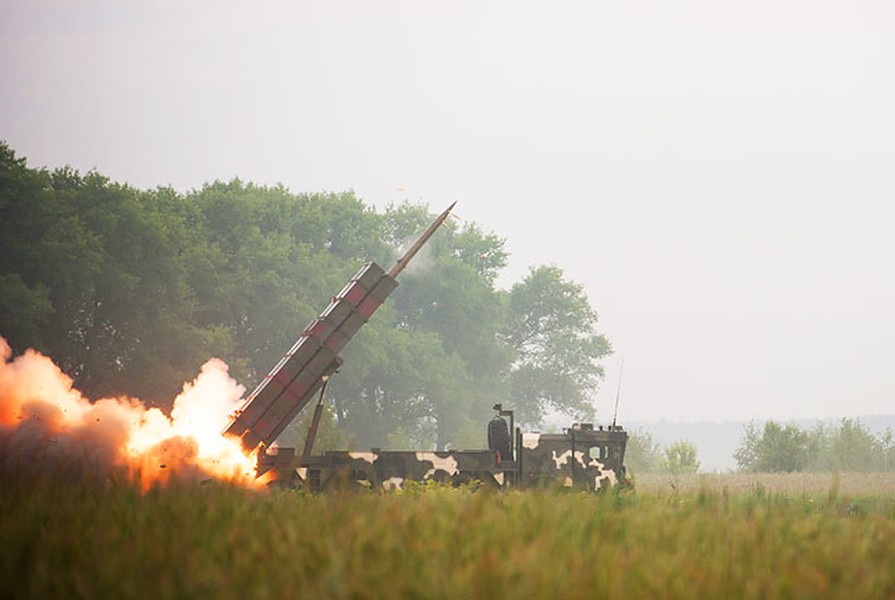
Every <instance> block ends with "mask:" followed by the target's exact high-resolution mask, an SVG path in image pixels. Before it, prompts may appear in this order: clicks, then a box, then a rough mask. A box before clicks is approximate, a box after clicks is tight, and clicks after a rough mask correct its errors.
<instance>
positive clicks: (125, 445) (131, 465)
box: [0, 337, 261, 490]
mask: <svg viewBox="0 0 895 600" xmlns="http://www.w3.org/2000/svg"><path fill="white" fill-rule="evenodd" d="M11 357H12V350H11V349H10V347H9V344H8V343H7V342H6V340H5V339H4V338H2V337H0V460H2V461H3V462H2V463H0V470H2V469H3V468H6V469H19V470H29V469H32V470H33V469H40V468H45V467H50V468H53V469H55V470H56V471H61V472H63V473H70V474H72V475H73V476H77V477H85V476H87V477H97V478H100V479H105V478H107V477H110V476H112V475H113V474H114V473H118V472H124V473H126V474H127V477H128V478H130V479H131V480H132V481H134V482H135V483H136V484H138V485H139V486H140V487H141V488H142V489H144V490H146V489H148V488H149V487H151V486H153V485H155V484H160V483H166V482H168V481H170V480H172V479H184V478H185V479H192V478H208V477H213V478H216V479H226V480H230V481H235V482H238V483H241V484H244V485H248V486H258V485H261V483H260V482H259V481H258V480H256V479H255V464H254V456H252V455H247V454H245V453H244V452H243V450H242V445H241V444H240V442H239V440H238V439H235V438H230V437H225V436H223V435H222V434H221V431H222V430H223V429H224V427H225V426H226V425H227V421H228V418H229V415H230V414H231V413H232V412H233V411H234V410H236V409H238V408H239V407H240V406H241V405H242V403H243V398H242V396H243V394H244V393H245V388H244V387H243V386H241V385H239V384H238V383H237V382H236V381H235V380H233V379H232V378H231V377H230V376H229V374H228V367H227V365H226V363H224V362H223V361H221V360H219V359H216V358H212V359H211V360H209V361H208V362H206V363H205V364H204V365H202V368H201V370H200V372H199V375H198V376H197V377H196V379H194V380H193V381H192V382H188V383H185V384H184V385H183V391H182V392H181V393H180V394H178V396H177V398H176V399H175V400H174V407H173V409H172V410H171V415H170V417H169V416H167V415H165V414H164V413H163V412H162V411H160V410H159V409H157V408H150V409H147V408H146V407H145V406H144V405H143V404H142V403H141V402H140V401H139V400H136V399H133V398H127V397H120V398H103V399H100V400H97V401H95V402H91V401H90V400H88V399H86V398H84V396H82V395H81V393H80V392H79V391H78V390H76V389H74V388H73V387H72V380H71V378H70V377H68V376H67V375H66V374H65V373H63V372H62V371H61V370H60V369H59V367H57V366H56V365H55V364H54V363H53V361H52V360H50V359H49V358H48V357H46V356H43V355H42V354H40V353H39V352H36V351H34V350H31V349H29V350H27V351H25V353H24V354H23V355H21V356H17V357H15V359H13V360H10V358H11Z"/></svg>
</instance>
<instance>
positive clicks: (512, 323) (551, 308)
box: [506, 266, 612, 425]
mask: <svg viewBox="0 0 895 600" xmlns="http://www.w3.org/2000/svg"><path fill="white" fill-rule="evenodd" d="M508 303H509V315H508V327H507V330H506V337H507V340H508V342H509V344H510V345H511V346H512V348H513V349H514V350H515V353H516V359H515V361H514V364H513V370H512V372H511V373H510V383H511V389H512V397H513V400H514V402H515V406H516V408H517V412H516V418H517V419H518V422H519V423H522V424H531V425H535V424H539V423H540V422H541V421H542V419H543V415H544V411H545V410H546V409H548V408H552V409H554V410H557V411H559V412H562V413H566V414H571V415H574V416H575V417H576V418H577V419H579V420H588V419H592V418H593V403H592V401H591V395H592V394H593V393H594V392H595V391H596V387H597V384H598V382H599V380H600V379H601V378H602V377H603V368H602V366H600V365H599V363H598V361H599V360H600V359H601V358H603V357H605V356H607V355H609V354H610V353H611V351H612V350H611V347H610V345H609V341H608V340H607V339H606V337H605V336H602V335H599V334H597V333H596V331H595V327H596V323H597V313H596V312H595V311H594V309H593V308H591V306H590V304H589V303H588V301H587V297H586V295H585V294H584V290H583V288H582V286H581V285H579V284H577V283H574V282H572V281H568V280H566V279H565V278H564V277H563V272H562V270H561V269H559V268H558V267H555V266H550V267H547V266H541V267H538V268H532V269H531V270H530V271H529V273H528V275H527V276H526V278H525V279H524V280H523V281H522V282H521V283H517V284H515V285H514V286H513V287H512V289H511V290H510V292H509V299H508Z"/></svg>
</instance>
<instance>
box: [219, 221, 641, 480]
mask: <svg viewBox="0 0 895 600" xmlns="http://www.w3.org/2000/svg"><path fill="white" fill-rule="evenodd" d="M453 206H454V205H453V204H452V205H451V206H449V207H448V208H447V210H445V211H444V212H443V213H441V215H439V216H438V218H436V219H435V221H433V222H432V224H430V225H429V227H428V228H427V229H426V230H425V231H424V232H423V233H422V235H421V236H420V237H419V239H418V240H417V241H416V242H415V243H414V244H413V246H411V247H410V249H409V250H408V251H407V252H406V253H405V254H404V255H403V256H402V257H401V258H400V259H398V261H397V262H396V263H395V266H394V267H392V269H391V270H390V271H389V272H388V273H386V272H385V271H384V270H383V269H382V268H381V267H380V266H378V265H377V264H376V263H373V262H370V263H367V264H365V265H364V266H363V267H362V268H361V269H360V270H359V271H358V272H357V274H356V275H355V276H354V277H353V278H352V279H351V280H350V281H349V282H348V284H347V285H345V287H344V288H343V289H342V290H341V291H340V292H339V293H338V294H337V295H336V296H334V297H333V298H332V300H331V302H330V304H329V306H328V307H327V308H326V310H324V311H323V312H322V313H321V314H320V316H318V317H317V318H316V319H314V320H313V321H312V322H311V323H310V324H309V325H308V326H307V327H306V328H305V330H304V331H303V332H302V334H301V337H299V339H298V341H296V342H295V344H294V345H293V346H292V348H290V349H289V351H287V352H286V354H285V355H284V356H283V358H282V360H280V361H279V362H278V363H277V364H276V365H275V366H274V368H273V369H272V370H271V371H270V373H269V374H268V375H267V376H266V377H265V378H264V379H263V380H262V381H261V383H260V384H259V385H258V387H257V388H255V390H254V391H253V392H252V393H251V394H250V395H249V397H248V398H247V400H246V402H245V403H244V404H243V406H242V407H241V408H240V410H239V411H237V412H236V413H235V414H233V415H232V416H231V420H230V422H229V424H228V425H227V427H226V429H225V430H224V434H225V435H229V436H236V437H238V438H240V440H241V441H242V445H243V448H244V449H245V450H246V451H247V452H254V453H256V455H257V474H258V476H263V477H266V478H268V479H270V480H272V481H279V482H281V483H285V484H287V485H291V486H300V487H306V488H309V489H312V490H323V489H327V488H330V487H334V486H337V485H339V486H344V485H349V486H362V487H371V488H377V489H389V488H395V487H401V486H402V485H403V484H404V482H406V481H428V480H436V481H449V482H452V483H462V482H468V481H479V482H483V483H485V484H489V485H493V486H497V487H509V486H563V487H581V488H585V489H591V490H598V489H602V488H604V487H608V486H613V485H616V484H618V483H620V482H625V481H626V479H625V467H624V455H625V444H626V442H627V438H628V434H627V433H626V432H625V431H624V430H623V429H622V428H621V427H619V426H617V425H615V423H613V424H612V425H610V426H608V427H605V428H604V427H602V426H598V427H594V426H593V425H592V424H590V423H576V424H574V425H572V426H571V427H570V428H568V429H566V430H565V431H563V432H562V433H536V432H530V433H523V432H522V431H521V430H519V429H518V428H514V423H513V421H514V418H513V412H512V411H511V410H504V409H503V407H502V406H501V405H499V404H498V405H495V406H494V409H495V410H496V414H495V416H494V418H493V419H492V420H491V421H490V422H489V423H488V425H487V433H488V449H486V450H447V451H415V450H379V449H371V450H369V451H364V452H352V451H335V452H326V453H324V454H321V455H314V454H313V445H314V438H315V437H316V432H317V427H318V425H319V422H320V416H321V414H322V408H323V400H324V391H325V389H326V384H327V382H328V381H329V378H330V377H331V376H332V375H333V374H334V373H335V372H336V370H337V369H338V368H339V367H340V366H341V364H342V359H341V357H340V356H339V354H338V353H339V351H340V350H341V349H342V348H344V346H345V344H347V343H348V341H349V340H350V339H351V338H352V337H353V336H354V334H355V333H357V331H358V330H359V329H360V328H361V327H362V326H363V324H364V323H366V322H367V320H368V319H369V318H370V317H371V316H372V314H373V313H374V312H375V311H376V309H377V308H378V307H379V306H380V305H381V304H382V302H383V301H384V300H385V299H386V298H387V297H388V295H389V294H390V293H391V292H392V291H393V290H394V289H395V288H396V287H397V286H398V282H397V280H396V278H397V276H398V274H399V273H400V272H401V271H403V270H404V268H405V267H406V266H407V264H408V263H409V261H410V260H411V259H412V258H413V256H414V255H415V254H416V253H417V252H418V251H419V250H420V248H421V247H422V246H423V245H424V244H425V243H426V241H427V240H428V239H429V238H430V237H431V236H432V234H433V233H435V231H436V230H437V229H438V227H440V226H441V224H442V223H444V221H445V220H446V219H447V217H448V215H449V214H450V212H451V210H452V209H453ZM318 392H319V397H318V401H317V406H316V408H315V410H314V414H313V417H312V419H311V425H310V428H309V431H308V436H307V439H306V440H305V445H304V449H303V451H302V452H301V454H298V453H297V452H296V450H295V449H294V448H278V447H276V445H275V444H274V442H275V440H276V439H277V437H278V436H279V435H280V434H281V433H282V432H283V430H284V429H285V428H286V427H287V426H288V425H289V423H291V422H292V420H293V419H294V418H295V417H296V416H297V415H298V414H299V413H300V412H301V411H302V410H303V409H304V408H305V407H306V406H307V405H308V403H309V402H310V400H311V399H312V398H313V397H314V395H315V394H317V393H318Z"/></svg>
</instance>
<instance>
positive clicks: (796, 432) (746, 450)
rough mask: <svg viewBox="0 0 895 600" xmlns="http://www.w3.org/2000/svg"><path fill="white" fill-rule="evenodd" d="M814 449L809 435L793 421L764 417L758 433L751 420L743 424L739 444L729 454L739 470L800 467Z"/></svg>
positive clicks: (787, 469) (797, 469)
mask: <svg viewBox="0 0 895 600" xmlns="http://www.w3.org/2000/svg"><path fill="white" fill-rule="evenodd" d="M814 453H815V447H814V445H813V444H812V440H811V437H810V436H809V435H808V434H807V433H806V432H804V431H802V430H800V429H799V428H798V427H796V426H794V425H787V426H785V427H784V426H782V425H780V424H779V423H776V422H774V421H768V422H767V423H765V424H764V428H763V429H762V430H761V433H759V430H758V426H757V425H756V424H755V423H754V422H753V423H749V424H748V425H747V426H746V432H745V435H744V438H743V441H742V443H741V444H740V447H739V448H737V450H736V451H735V452H734V454H733V457H734V459H735V460H736V461H737V465H738V466H739V468H740V470H742V471H753V472H755V471H760V472H769V473H773V472H778V471H782V472H787V473H789V472H792V471H801V470H802V469H804V468H806V467H807V466H808V464H809V463H810V462H811V460H812V457H813V456H814Z"/></svg>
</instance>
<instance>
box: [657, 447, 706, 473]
mask: <svg viewBox="0 0 895 600" xmlns="http://www.w3.org/2000/svg"><path fill="white" fill-rule="evenodd" d="M662 454H663V456H662V470H664V471H666V472H668V473H670V474H671V475H684V474H687V473H695V472H697V471H698V470H699V460H698V459H697V458H696V446H694V445H693V444H692V443H691V442H688V441H686V440H678V441H676V442H674V443H673V444H671V445H670V446H668V447H667V448H665V450H664V451H663V453H662Z"/></svg>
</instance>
